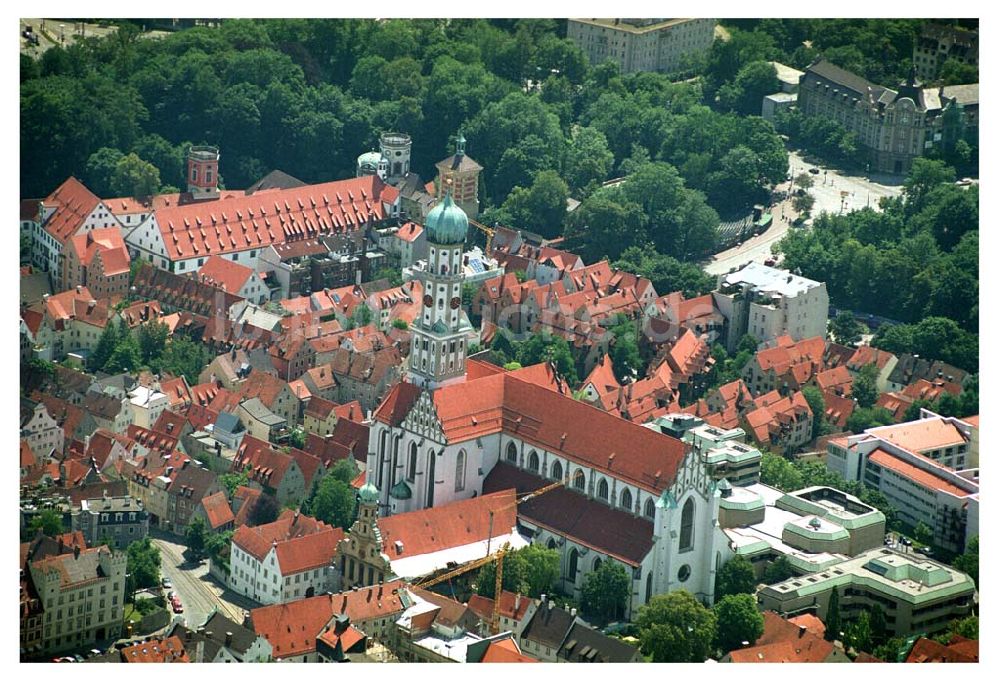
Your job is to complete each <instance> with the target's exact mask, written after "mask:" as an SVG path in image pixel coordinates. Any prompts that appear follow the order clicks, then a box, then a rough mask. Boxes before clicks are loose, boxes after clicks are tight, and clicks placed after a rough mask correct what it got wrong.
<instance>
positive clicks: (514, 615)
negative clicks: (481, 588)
mask: <svg viewBox="0 0 1000 682" xmlns="http://www.w3.org/2000/svg"><path fill="white" fill-rule="evenodd" d="M520 597H521V600H520V604H519V605H518V608H517V609H516V610H515V609H514V604H515V603H516V602H517V598H518V595H517V594H515V593H514V592H511V591H509V590H502V591H501V592H500V615H501V616H503V617H504V618H510V619H511V620H513V621H516V622H520V621H521V619H522V618H524V614H526V613H527V612H528V607H529V606H530V605H531V598H530V597H528V595H526V594H525V595H520ZM469 608H470V609H472V610H473V611H475V612H476V615H478V616H479V617H480V618H482V619H483V620H486V621H489V620H490V619H491V618H493V600H492V599H490V598H489V597H484V596H482V595H479V594H474V595H472V596H471V597H469Z"/></svg>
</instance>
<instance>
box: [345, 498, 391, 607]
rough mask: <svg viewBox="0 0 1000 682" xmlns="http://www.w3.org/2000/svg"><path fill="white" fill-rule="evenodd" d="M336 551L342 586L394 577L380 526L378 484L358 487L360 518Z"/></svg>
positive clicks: (346, 587)
mask: <svg viewBox="0 0 1000 682" xmlns="http://www.w3.org/2000/svg"><path fill="white" fill-rule="evenodd" d="M337 554H338V556H340V581H341V582H340V589H341V590H349V589H351V588H353V587H368V586H369V585H375V584H376V583H380V582H383V581H385V580H388V579H389V578H390V577H391V574H392V571H391V569H390V568H389V560H388V558H387V557H386V556H385V554H384V553H383V551H382V532H381V531H380V530H379V527H378V488H376V487H375V486H374V485H372V484H371V483H366V484H365V485H363V486H362V487H361V490H359V491H358V519H357V521H355V522H354V525H352V526H351V527H350V529H349V530H348V531H347V533H346V534H345V535H344V539H343V540H341V541H340V545H339V546H338V548H337Z"/></svg>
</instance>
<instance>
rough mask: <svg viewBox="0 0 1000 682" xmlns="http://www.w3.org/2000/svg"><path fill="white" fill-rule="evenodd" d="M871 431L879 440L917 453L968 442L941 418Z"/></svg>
mask: <svg viewBox="0 0 1000 682" xmlns="http://www.w3.org/2000/svg"><path fill="white" fill-rule="evenodd" d="M869 431H870V433H871V434H872V435H874V436H876V437H878V438H882V439H884V440H887V441H889V442H890V443H893V444H894V445H898V446H899V447H901V448H904V449H906V450H909V451H910V452H917V453H923V452H926V451H927V450H935V449H937V448H943V447H948V446H949V445H961V444H963V443H965V442H967V439H966V438H965V436H964V435H963V434H962V432H961V431H959V430H958V427H956V426H955V425H954V424H952V423H951V422H949V421H947V420H945V419H942V418H940V417H933V418H929V419H920V420H917V421H912V422H906V423H905V424H897V425H895V426H882V427H878V428H874V429H870V430H869Z"/></svg>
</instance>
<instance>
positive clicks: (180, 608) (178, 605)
mask: <svg viewBox="0 0 1000 682" xmlns="http://www.w3.org/2000/svg"><path fill="white" fill-rule="evenodd" d="M172 608H173V611H174V613H184V607H183V606H181V603H180V602H179V601H175V602H174V603H173V605H172Z"/></svg>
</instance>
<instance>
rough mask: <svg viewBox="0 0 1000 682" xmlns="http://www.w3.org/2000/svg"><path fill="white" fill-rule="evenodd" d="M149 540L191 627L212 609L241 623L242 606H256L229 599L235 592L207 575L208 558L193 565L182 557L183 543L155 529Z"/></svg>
mask: <svg viewBox="0 0 1000 682" xmlns="http://www.w3.org/2000/svg"><path fill="white" fill-rule="evenodd" d="M152 541H153V544H155V545H156V546H157V547H159V548H160V556H161V561H160V573H162V574H163V576H164V577H166V578H169V579H170V582H172V583H173V587H172V588H171V589H172V590H173V591H174V592H176V593H177V594H178V595H179V596H180V600H181V605H182V606H183V607H184V613H183V614H182V615H183V617H184V619H185V621H186V622H187V624H188V626H189V627H192V628H195V627H197V626H199V625H201V624H202V623H204V622H205V620H206V619H207V618H208V615H209V614H210V613H211V612H212V610H213V609H217V610H219V611H221V612H222V614H223V615H225V616H226V617H227V618H229V619H231V620H233V621H235V622H237V623H242V622H243V612H244V610H245V609H251V608H256V607H257V606H259V605H258V604H255V603H252V602H249V601H247V600H243V599H240V600H239V602H236V601H231V599H232V597H234V596H235V595H233V593H232V592H230V591H229V590H226V589H224V588H223V587H222V586H221V585H219V584H218V583H217V582H216V581H215V579H214V578H213V577H212V576H211V575H209V573H208V561H205V562H203V563H201V564H198V565H194V564H191V563H190V562H188V561H187V560H186V559H185V558H184V555H183V552H184V550H185V549H186V547H185V545H183V544H181V543H179V542H177V541H175V540H172V539H169V538H167V537H166V536H165V535H162V534H159V533H158V534H157V535H156V536H155V537H152Z"/></svg>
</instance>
